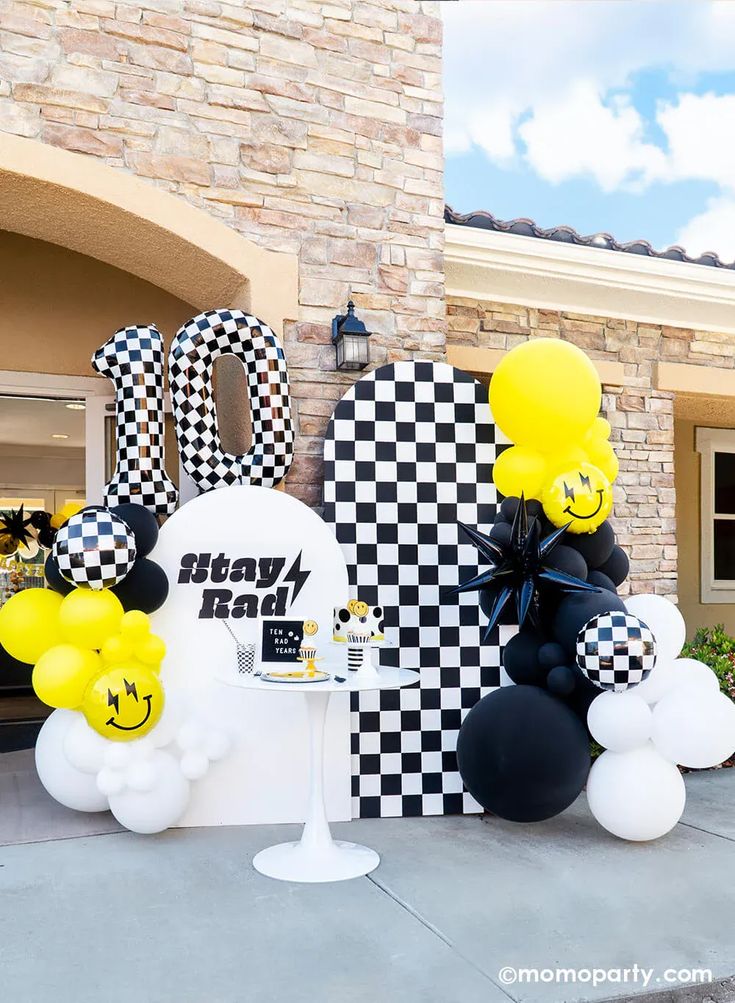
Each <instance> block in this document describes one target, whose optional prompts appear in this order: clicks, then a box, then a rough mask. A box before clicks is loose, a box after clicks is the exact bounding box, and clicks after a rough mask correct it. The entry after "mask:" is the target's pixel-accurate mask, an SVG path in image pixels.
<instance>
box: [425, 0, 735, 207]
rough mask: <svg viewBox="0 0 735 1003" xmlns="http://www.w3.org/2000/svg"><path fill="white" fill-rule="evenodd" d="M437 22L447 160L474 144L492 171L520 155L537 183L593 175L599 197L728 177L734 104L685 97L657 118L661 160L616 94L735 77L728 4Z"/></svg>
mask: <svg viewBox="0 0 735 1003" xmlns="http://www.w3.org/2000/svg"><path fill="white" fill-rule="evenodd" d="M443 13H444V21H445V47H444V54H445V68H444V77H445V98H446V137H447V145H446V149H447V153H448V155H452V154H453V153H460V152H466V151H468V150H469V149H471V148H472V146H479V147H480V148H482V149H483V150H484V151H485V153H486V154H487V156H488V157H489V158H490V159H491V160H492V161H493V162H495V163H497V164H500V165H507V164H508V163H509V162H510V161H512V160H513V159H514V158H516V157H524V158H525V159H526V160H527V161H528V163H529V164H530V165H531V166H532V167H533V169H534V170H535V171H536V172H537V173H538V174H539V176H540V177H542V178H544V179H545V180H548V181H551V182H558V181H561V180H567V179H569V178H573V177H579V176H591V177H592V178H594V179H595V180H596V181H597V183H598V184H599V185H600V187H601V188H603V189H604V190H605V191H611V190H614V189H617V188H622V187H626V188H630V187H634V188H640V187H641V186H642V185H645V184H646V183H650V182H651V181H653V180H676V179H680V178H685V177H697V178H706V179H710V180H715V181H718V182H719V183H723V184H724V183H725V181H726V178H727V177H728V176H729V177H730V178H733V179H735V172H733V171H732V170H731V169H730V167H729V166H728V165H729V164H730V163H735V153H733V142H732V139H731V138H730V137H729V136H728V137H727V141H723V133H724V132H725V130H726V129H727V128H730V130H732V125H735V99H731V98H729V97H725V98H719V99H718V98H717V96H715V95H704V96H698V95H692V94H686V93H683V94H681V95H680V97H679V100H678V101H677V102H676V103H672V104H668V105H666V106H664V107H662V108H661V109H659V112H658V121H659V124H660V126H661V128H662V129H663V130H664V132H665V134H666V138H667V141H668V145H669V148H670V155H667V152H668V151H666V150H665V149H663V148H659V147H657V146H656V145H654V144H653V143H652V142H651V141H650V140H649V141H647V140H646V139H645V138H644V131H645V123H644V122H643V120H642V118H641V116H640V114H639V112H638V111H637V110H636V109H635V108H634V107H633V106H632V105H631V104H630V102H629V101H628V100H626V98H625V96H624V92H625V89H626V88H627V87H629V85H630V82H631V79H632V77H633V75H634V74H636V73H637V72H639V71H642V70H651V69H663V70H665V71H666V72H667V73H668V74H669V76H670V78H671V79H672V80H673V81H674V82H675V83H676V85H677V87H679V88H680V89H681V90H685V89H686V87H687V86H690V85H691V82H692V81H693V80H694V79H696V77H697V75H698V74H699V73H701V72H703V71H705V70H706V71H709V72H716V71H725V70H733V69H735V3H730V2H727V0H724V2H715V3H704V2H697V3H691V2H686V0H685V2H683V3H679V2H668V3H662V2H647V0H643V2H638V0H631V2H627V3H617V2H596V0H565V2H564V3H560V2H551V3H549V2H546V0H524V2H518V0H510V2H506V0H493V2H491V3H488V2H483V0H460V2H459V3H450V4H444V5H443ZM730 123H732V124H730ZM731 134H732V132H731ZM695 147H696V148H695ZM731 183H732V184H733V185H734V186H735V180H733V181H732V182H731Z"/></svg>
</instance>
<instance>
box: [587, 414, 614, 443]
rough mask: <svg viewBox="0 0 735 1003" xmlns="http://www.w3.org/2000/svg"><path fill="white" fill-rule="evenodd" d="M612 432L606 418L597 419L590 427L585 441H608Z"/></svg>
mask: <svg viewBox="0 0 735 1003" xmlns="http://www.w3.org/2000/svg"><path fill="white" fill-rule="evenodd" d="M611 432H612V425H611V424H610V422H609V421H608V420H607V418H602V417H599V416H598V417H597V418H595V420H594V421H593V422H592V424H591V425H590V430H589V432H588V433H587V439H589V440H590V441H592V440H593V439H609V438H610V433H611Z"/></svg>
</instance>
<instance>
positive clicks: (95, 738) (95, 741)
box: [64, 711, 110, 775]
mask: <svg viewBox="0 0 735 1003" xmlns="http://www.w3.org/2000/svg"><path fill="white" fill-rule="evenodd" d="M73 713H74V720H73V722H72V723H71V725H70V726H69V730H68V731H67V733H66V737H65V739H64V755H65V756H66V758H67V759H68V760H69V762H70V763H71V765H72V766H74V767H76V769H78V770H81V771H82V773H94V774H95V775H96V774H97V773H99V771H100V770H101V769H102V767H103V766H104V763H105V751H106V750H107V747H108V745H109V744H110V743H109V742H108V741H107V739H106V738H103V737H102V735H99V734H98V733H97V732H96V731H95V730H94V728H90V727H89V725H88V724H87V721H86V719H85V717H84V715H83V714H80V713H79V712H78V711H74V712H73Z"/></svg>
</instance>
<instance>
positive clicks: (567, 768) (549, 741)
mask: <svg viewBox="0 0 735 1003" xmlns="http://www.w3.org/2000/svg"><path fill="white" fill-rule="evenodd" d="M457 761H458V763H459V772H460V774H461V776H462V780H463V781H464V783H465V786H466V787H467V789H468V790H469V791H470V793H471V794H472V795H473V796H474V797H475V798H476V799H477V801H479V802H480V804H481V805H482V806H483V808H485V809H486V810H487V811H491V812H493V814H495V815H499V816H500V817H501V818H505V819H508V820H509V821H511V822H539V821H541V820H542V819H545V818H552V817H553V816H554V815H558V814H559V812H562V811H564V809H565V808H568V807H569V805H570V804H571V803H572V802H573V801H574V800H575V798H576V797H577V796H578V795H579V793H580V791H581V790H582V788H583V786H584V783H585V780H586V779H587V774H588V773H589V769H590V753H589V741H588V737H587V731H586V729H585V728H584V726H583V725H582V723H581V721H580V720H579V719H578V718H577V716H576V715H575V714H574V712H573V711H571V710H570V708H569V707H567V706H566V705H565V704H564V703H562V702H561V700H558V699H557V698H556V697H553V696H552V695H551V694H550V693H547V692H546V690H542V689H539V688H538V687H537V686H503V687H501V688H500V689H498V690H495V691H494V692H493V693H490V694H488V696H486V697H483V699H482V700H480V702H479V703H477V704H475V706H474V707H473V708H472V710H471V711H470V712H469V714H468V715H467V717H466V718H465V720H464V722H463V724H462V727H461V728H460V731H459V738H458V740H457Z"/></svg>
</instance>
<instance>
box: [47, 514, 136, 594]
mask: <svg viewBox="0 0 735 1003" xmlns="http://www.w3.org/2000/svg"><path fill="white" fill-rule="evenodd" d="M53 555H54V557H55V558H56V560H57V561H58V564H59V571H60V572H61V574H62V575H63V577H64V578H66V580H67V581H68V582H71V583H72V584H73V585H76V586H78V587H79V588H89V589H94V590H95V591H99V590H101V589H111V588H112V586H113V585H117V584H118V582H121V581H122V580H123V578H125V576H126V575H127V574H128V572H129V571H130V570H131V569H132V567H133V564H134V563H135V558H136V546H135V536H134V535H133V531H132V530H131V528H130V527H129V526H128V524H127V523H126V522H124V521H123V520H122V519H121V518H120V516H118V515H115V514H114V513H113V512H110V511H108V509H106V508H87V509H84V510H83V511H81V512H77V514H76V515H73V516H72V517H71V518H70V519H69V520H68V521H67V522H65V523H64V525H63V526H62V527H61V529H60V530H59V531H58V533H57V534H56V540H55V541H54V547H53Z"/></svg>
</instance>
